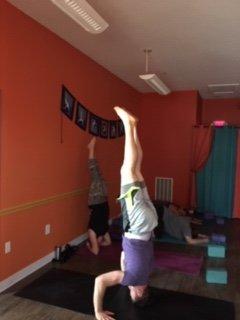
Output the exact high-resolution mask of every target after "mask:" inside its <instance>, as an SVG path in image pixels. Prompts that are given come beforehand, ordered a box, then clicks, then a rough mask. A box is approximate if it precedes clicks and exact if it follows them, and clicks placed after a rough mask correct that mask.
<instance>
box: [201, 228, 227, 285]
mask: <svg viewBox="0 0 240 320" xmlns="http://www.w3.org/2000/svg"><path fill="white" fill-rule="evenodd" d="M211 240H212V243H211V244H209V245H208V248H207V253H208V256H209V257H211V258H225V257H226V247H225V244H226V236H225V235H223V234H217V233H213V234H212V237H211ZM206 281H207V282H208V283H216V284H227V282H228V273H227V270H226V269H224V268H208V269H207V271H206Z"/></svg>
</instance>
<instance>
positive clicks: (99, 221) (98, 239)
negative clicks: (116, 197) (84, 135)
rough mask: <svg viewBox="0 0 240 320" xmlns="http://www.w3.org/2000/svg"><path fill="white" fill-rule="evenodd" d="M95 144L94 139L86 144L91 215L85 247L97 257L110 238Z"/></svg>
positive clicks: (103, 187)
mask: <svg viewBox="0 0 240 320" xmlns="http://www.w3.org/2000/svg"><path fill="white" fill-rule="evenodd" d="M95 144H96V138H95V137H94V138H92V140H91V141H90V143H89V144H88V149H89V157H88V167H89V171H90V175H91V185H90V188H89V195H88V207H89V209H90V211H91V213H90V220H89V224H88V241H87V247H88V249H89V250H90V251H91V252H92V253H94V254H96V255H97V254H98V253H99V247H100V246H108V245H110V244H111V238H110V236H109V233H108V229H109V225H108V219H109V206H108V198H107V187H106V182H105V181H104V179H103V177H102V175H101V172H100V169H99V165H98V162H97V160H96V158H95Z"/></svg>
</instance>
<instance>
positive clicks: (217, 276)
mask: <svg viewBox="0 0 240 320" xmlns="http://www.w3.org/2000/svg"><path fill="white" fill-rule="evenodd" d="M206 280H207V282H208V283H218V284H227V280H228V274H227V270H226V269H223V268H222V269H220V268H209V269H207V272H206Z"/></svg>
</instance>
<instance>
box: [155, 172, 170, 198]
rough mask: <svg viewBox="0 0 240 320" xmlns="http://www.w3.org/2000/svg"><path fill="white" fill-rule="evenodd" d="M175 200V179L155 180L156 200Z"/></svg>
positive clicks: (158, 178)
mask: <svg viewBox="0 0 240 320" xmlns="http://www.w3.org/2000/svg"><path fill="white" fill-rule="evenodd" d="M172 199H173V178H163V177H156V178H155V200H161V201H169V202H172Z"/></svg>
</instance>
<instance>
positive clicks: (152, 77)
mask: <svg viewBox="0 0 240 320" xmlns="http://www.w3.org/2000/svg"><path fill="white" fill-rule="evenodd" d="M139 78H141V79H142V80H144V81H146V83H147V84H148V85H149V86H150V87H152V88H153V89H154V90H155V91H157V92H158V93H160V94H164V95H166V94H169V93H170V90H169V89H168V87H167V86H166V85H165V84H164V83H163V82H162V80H161V79H159V78H158V76H157V75H156V74H154V73H153V74H142V75H139Z"/></svg>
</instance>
